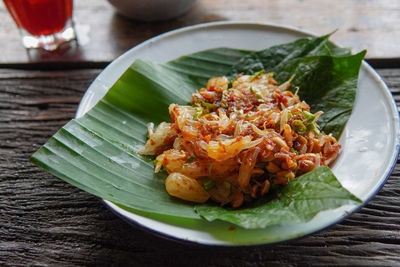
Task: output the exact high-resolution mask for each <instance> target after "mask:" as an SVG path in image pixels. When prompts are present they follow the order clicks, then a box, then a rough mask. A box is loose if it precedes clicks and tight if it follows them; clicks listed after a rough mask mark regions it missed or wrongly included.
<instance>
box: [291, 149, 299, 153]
mask: <svg viewBox="0 0 400 267" xmlns="http://www.w3.org/2000/svg"><path fill="white" fill-rule="evenodd" d="M290 150H291V151H292V152H293V153H296V154H299V151H297V150H296V149H294V148H293V147H292V148H291V149H290Z"/></svg>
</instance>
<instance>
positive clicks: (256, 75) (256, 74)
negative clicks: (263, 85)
mask: <svg viewBox="0 0 400 267" xmlns="http://www.w3.org/2000/svg"><path fill="white" fill-rule="evenodd" d="M263 73H265V70H260V71H257V72H256V73H254V75H253V76H252V77H251V79H250V81H251V82H252V81H254V80H255V79H256V78H257V77H258V76H260V75H261V74H263Z"/></svg>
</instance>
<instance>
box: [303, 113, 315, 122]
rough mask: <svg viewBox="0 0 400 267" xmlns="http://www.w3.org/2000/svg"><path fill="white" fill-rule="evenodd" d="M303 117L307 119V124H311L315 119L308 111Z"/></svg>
mask: <svg viewBox="0 0 400 267" xmlns="http://www.w3.org/2000/svg"><path fill="white" fill-rule="evenodd" d="M303 116H304V118H305V119H306V120H305V121H304V122H305V123H311V122H312V121H313V120H314V119H315V115H314V114H312V113H310V112H308V111H303Z"/></svg>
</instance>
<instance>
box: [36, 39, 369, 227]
mask: <svg viewBox="0 0 400 267" xmlns="http://www.w3.org/2000/svg"><path fill="white" fill-rule="evenodd" d="M279 47H280V46H275V47H271V48H268V49H265V50H263V51H260V52H254V51H246V50H237V49H230V48H218V49H212V50H207V51H202V52H199V53H195V54H192V55H188V56H185V57H182V58H180V59H178V60H174V61H171V62H168V63H164V64H160V63H152V62H149V61H144V60H136V61H135V62H134V63H133V64H132V65H131V66H130V67H129V68H128V69H127V70H126V71H125V72H124V73H123V74H122V76H121V77H120V79H119V80H118V81H117V82H116V83H115V84H114V85H113V86H112V88H111V89H110V90H109V92H108V93H107V94H106V95H105V96H104V98H103V99H101V100H100V101H99V102H98V103H97V104H96V105H95V106H94V107H93V108H92V109H91V110H90V111H89V112H88V113H86V114H85V115H84V116H83V117H81V118H78V119H73V120H71V121H70V122H69V123H68V124H66V125H65V126H64V127H63V128H62V129H60V130H59V131H58V132H57V133H56V134H55V135H54V136H53V137H51V138H50V140H49V141H48V142H47V143H46V144H44V145H43V147H41V148H40V149H39V150H38V151H37V152H36V153H35V154H34V155H33V156H32V157H31V162H33V163H34V164H37V165H38V166H40V167H42V168H43V169H45V170H46V171H48V172H50V173H52V174H54V175H55V176H57V177H59V178H61V179H63V180H65V181H66V182H68V183H70V184H72V185H74V186H77V187H78V188H80V189H82V190H85V191H87V192H89V193H91V194H94V195H96V196H98V197H100V198H103V199H107V200H110V201H112V202H115V203H117V204H119V205H121V206H125V207H127V208H129V209H133V210H137V211H138V212H141V213H143V212H145V213H148V214H158V215H165V216H174V217H182V218H192V219H201V217H200V215H201V216H203V217H204V218H206V219H208V220H214V219H221V220H226V221H229V222H232V223H235V224H237V225H240V226H242V227H245V228H254V227H266V226H268V225H272V224H279V223H284V222H289V221H293V220H292V219H293V216H296V218H299V219H298V220H296V221H303V222H304V221H307V220H310V219H311V218H312V216H314V215H315V214H316V213H318V212H319V211H322V210H326V209H331V208H336V207H340V206H342V205H345V204H354V203H359V202H360V200H358V199H357V198H356V197H354V196H353V195H351V194H350V193H349V192H348V191H347V190H346V189H344V188H343V187H342V186H341V185H340V184H339V183H338V182H337V180H336V178H335V177H334V176H333V174H332V173H331V171H330V170H329V168H321V169H317V170H315V171H313V172H310V173H309V174H307V175H304V176H302V177H300V178H298V179H297V180H296V183H300V182H301V183H304V184H307V185H308V186H307V188H306V190H302V189H301V188H302V187H301V186H299V185H296V183H294V184H293V185H292V186H288V187H287V188H286V189H285V191H283V192H282V194H281V198H280V199H279V200H275V202H271V204H268V203H269V202H268V203H259V206H258V207H253V206H252V207H248V209H254V208H258V209H261V210H263V212H260V214H263V215H262V216H261V215H260V216H255V217H254V216H253V215H252V213H253V212H251V210H248V209H246V208H243V209H240V210H236V211H232V210H229V209H222V208H218V207H217V208H216V209H215V207H209V206H208V205H207V206H204V207H202V206H197V208H196V211H197V212H195V210H194V205H193V204H191V203H188V202H185V201H181V200H179V199H176V198H173V197H171V196H169V195H168V194H167V193H166V191H165V187H164V179H165V177H166V175H167V174H166V173H160V174H154V172H153V165H152V159H151V158H149V157H144V156H141V155H139V154H137V153H136V152H135V151H137V149H138V147H139V146H141V145H143V144H144V143H145V141H146V131H147V127H146V124H147V123H149V122H154V123H155V124H158V123H160V122H162V121H169V115H168V106H169V104H171V103H177V104H187V103H188V102H189V101H190V98H191V94H192V93H193V92H195V91H196V90H197V89H199V88H200V87H203V86H204V85H205V83H206V82H207V80H208V78H210V77H215V76H221V75H229V74H231V75H232V74H234V73H237V72H238V71H240V72H245V73H251V71H254V69H249V70H246V68H241V67H240V64H241V63H240V62H249V61H248V60H246V58H247V57H253V56H254V54H255V53H256V54H257V53H258V54H260V56H259V58H261V59H262V60H261V63H262V64H263V65H262V66H263V68H265V69H268V68H267V67H266V66H271V68H269V69H268V70H270V71H273V72H275V73H276V77H277V79H278V81H283V80H285V79H287V78H288V77H290V76H291V75H293V74H295V75H296V78H295V80H294V81H293V83H292V84H293V87H295V86H299V87H300V93H301V95H302V96H304V97H305V98H307V101H309V102H310V103H314V104H316V105H319V106H318V107H319V108H320V109H322V110H324V111H325V112H326V113H328V115H327V117H326V118H327V119H324V120H323V127H324V129H329V127H331V128H330V129H332V131H334V134H335V136H339V135H340V133H341V130H342V129H343V128H344V125H345V124H346V122H347V119H348V117H349V116H350V113H351V108H352V105H353V102H354V96H355V90H356V86H357V75H358V71H359V68H360V64H361V61H362V58H363V56H364V54H365V53H364V52H361V53H359V54H356V55H349V53H348V50H346V49H340V48H336V47H334V46H332V45H331V44H330V43H329V41H328V40H327V36H323V37H319V38H304V39H300V40H298V41H296V42H293V43H290V44H286V45H282V46H281V48H282V49H281V50H282V51H281V50H279ZM283 48H285V49H283ZM271 51H272V52H273V51H275V54H276V57H274V53H272V52H271ZM276 51H280V52H279V53H278V52H276ZM337 55H339V56H337ZM264 57H267V58H264ZM268 62H270V64H269V63H268ZM246 64H247V63H246ZM318 99H319V100H321V99H323V103H322V104H321V103H320V102H318ZM338 102H340V106H338V105H333V103H336V104H337V103H338ZM343 109H344V110H345V112H343ZM342 114H344V115H343V116H342V117H340V116H341V115H342ZM339 117H340V119H338V118H339ZM321 184H323V185H324V186H321ZM321 190H322V191H321ZM313 192H314V193H313ZM286 194H287V197H285V196H286ZM282 199H289V200H290V202H292V205H294V206H296V207H299V208H296V209H288V208H286V207H285V206H284V205H286V203H287V201H286V200H285V201H286V202H285V204H284V203H283V202H282V203H281V202H280V201H281V200H282ZM304 199H307V201H304ZM273 203H278V204H273ZM279 203H281V204H279ZM268 205H269V206H271V205H275V206H274V207H275V210H274V212H276V207H281V208H282V210H281V212H280V214H281V216H279V219H275V220H266V219H265V216H269V215H271V214H272V213H270V212H271V211H268V210H269V209H270V208H268V207H269V206H268ZM257 211H260V210H257ZM199 214H200V215H199ZM238 214H239V215H240V216H239V217H240V220H236V219H232V218H233V217H235V216H236V218H239V217H237V216H238ZM305 214H307V216H306V215H305ZM231 215H232V216H233V217H231Z"/></svg>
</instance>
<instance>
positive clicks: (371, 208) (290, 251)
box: [0, 69, 400, 266]
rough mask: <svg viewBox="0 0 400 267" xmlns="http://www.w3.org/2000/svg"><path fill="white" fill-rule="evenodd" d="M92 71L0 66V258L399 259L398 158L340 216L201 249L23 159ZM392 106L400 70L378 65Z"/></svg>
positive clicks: (222, 262)
mask: <svg viewBox="0 0 400 267" xmlns="http://www.w3.org/2000/svg"><path fill="white" fill-rule="evenodd" d="M99 72H100V70H97V69H94V70H79V71H45V72H44V71H21V70H9V69H0V265H4V266H26V265H33V266H85V265H88V266H112V265H115V266H188V265H189V264H190V266H266V265H268V266H275V265H284V266H309V265H313V266H318V265H326V264H328V265H352V266H400V223H399V222H400V206H399V202H400V162H398V164H397V165H396V167H395V169H394V171H393V174H392V175H391V176H390V178H389V179H388V181H387V183H386V184H385V186H384V187H383V189H382V190H381V191H380V192H379V194H378V195H377V196H376V197H375V198H374V199H373V200H372V201H371V202H370V203H369V204H368V205H366V206H365V207H364V208H362V209H361V210H360V211H359V212H357V213H355V214H353V215H352V216H351V217H350V218H348V219H346V220H345V221H343V222H341V223H339V224H337V225H335V226H334V227H331V228H329V229H327V230H324V231H322V232H320V233H317V234H314V235H312V236H309V237H306V238H304V239H301V240H297V241H293V242H290V243H284V244H281V245H273V246H267V247H265V246H264V247H255V248H242V249H233V248H209V247H203V246H193V245H187V244H180V243H176V242H174V241H169V240H165V239H163V238H159V237H157V236H154V235H152V234H149V233H147V232H145V231H142V230H140V229H138V228H135V227H132V226H131V225H129V224H128V223H126V222H124V221H123V220H121V219H120V218H118V217H117V216H115V215H114V214H112V212H110V211H109V210H107V208H106V207H105V206H104V205H103V204H102V203H101V202H100V200H99V199H97V198H96V197H93V196H91V195H89V194H87V193H85V192H83V191H80V190H78V189H77V188H74V187H72V186H70V185H68V184H66V183H65V182H63V181H61V180H59V179H57V178H55V177H54V176H52V175H49V174H47V173H45V172H44V171H42V170H41V169H39V168H37V167H35V166H33V165H31V164H30V163H29V162H28V158H29V156H30V155H31V154H32V153H33V152H34V151H35V150H36V149H38V148H39V146H40V145H42V144H43V143H44V142H45V141H46V140H47V139H48V138H49V137H50V136H51V135H52V134H54V133H55V132H56V131H57V130H58V129H59V128H60V127H61V126H62V125H63V124H65V123H66V122H67V121H68V120H69V119H70V118H72V117H73V116H74V113H75V110H76V108H77V105H78V103H79V100H80V98H81V97H82V95H83V93H84V91H85V90H86V88H87V87H88V85H89V84H90V82H91V81H92V80H93V79H94V77H95V76H96V75H97V74H98V73H99ZM379 73H380V74H381V75H382V76H383V79H384V80H385V81H386V82H387V83H388V85H389V87H390V88H391V91H392V92H393V94H394V96H395V99H396V101H397V104H398V106H399V104H400V69H386V70H380V71H379Z"/></svg>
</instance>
